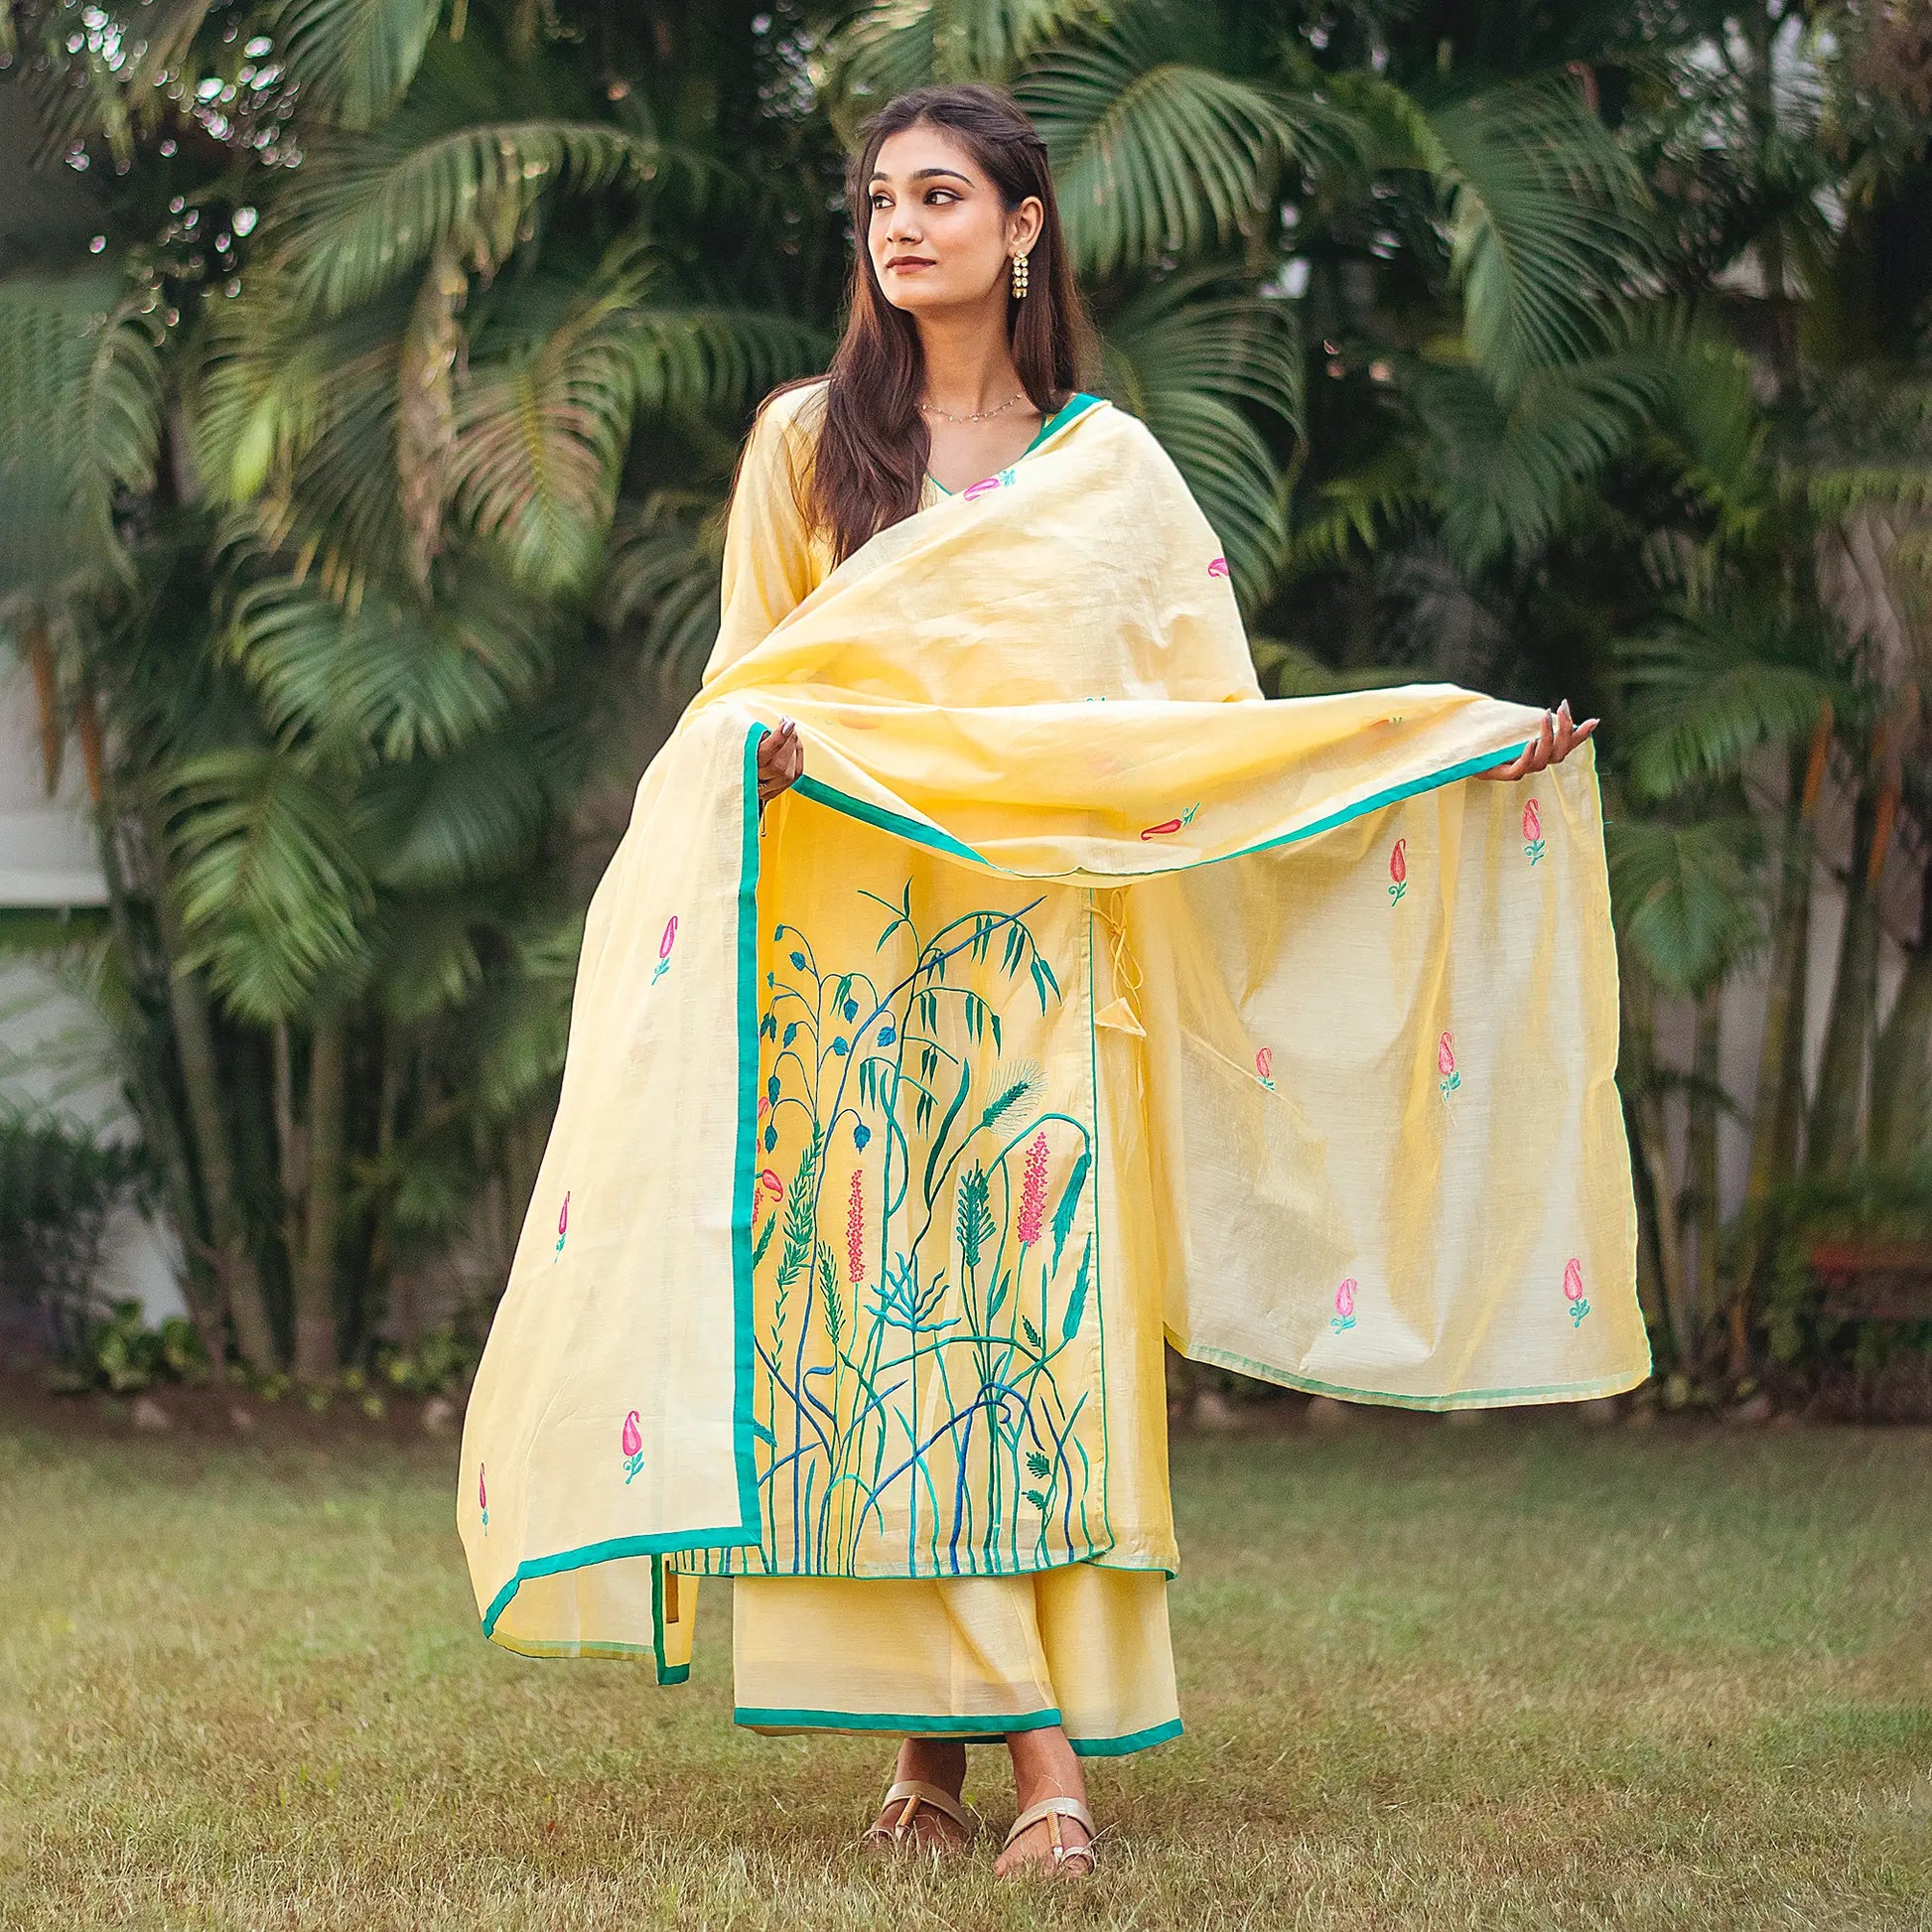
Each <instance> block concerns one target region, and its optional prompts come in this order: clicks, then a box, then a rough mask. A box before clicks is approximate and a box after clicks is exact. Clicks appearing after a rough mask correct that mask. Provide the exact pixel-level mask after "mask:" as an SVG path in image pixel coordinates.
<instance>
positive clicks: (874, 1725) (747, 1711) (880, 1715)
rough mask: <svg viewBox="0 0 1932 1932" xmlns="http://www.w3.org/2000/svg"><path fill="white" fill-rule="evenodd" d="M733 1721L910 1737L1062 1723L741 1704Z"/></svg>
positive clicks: (1040, 1718)
mask: <svg viewBox="0 0 1932 1932" xmlns="http://www.w3.org/2000/svg"><path fill="white" fill-rule="evenodd" d="M732 1723H733V1724H735V1725H748V1726H749V1727H750V1728H752V1729H754V1730H757V1729H761V1728H768V1729H783V1730H864V1731H873V1730H891V1731H897V1732H898V1733H899V1734H901V1735H903V1736H908V1737H939V1736H947V1737H950V1736H955V1735H958V1736H971V1735H974V1734H976V1733H977V1734H978V1735H981V1736H990V1737H1004V1736H1006V1735H1007V1734H1008V1733H1009V1732H1011V1731H1015V1730H1050V1729H1052V1728H1053V1726H1054V1725H1057V1724H1059V1723H1060V1714H1059V1713H1058V1712H1057V1711H1028V1712H1023V1713H1022V1714H1020V1715H1019V1716H1016V1717H1010V1718H1002V1717H983V1718H956V1717H951V1716H947V1717H934V1716H931V1715H930V1714H925V1715H917V1714H907V1713H904V1712H892V1711H881V1712H872V1711H765V1710H759V1709H758V1708H756V1707H746V1706H743V1705H741V1706H740V1707H739V1708H738V1709H736V1710H734V1711H733V1713H732Z"/></svg>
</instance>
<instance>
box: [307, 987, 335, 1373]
mask: <svg viewBox="0 0 1932 1932" xmlns="http://www.w3.org/2000/svg"><path fill="white" fill-rule="evenodd" d="M347 1049H348V1015H347V1010H346V1008H345V1007H341V1006H336V1007H331V1008H330V1009H328V1010H327V1011H326V1012H324V1013H322V1014H320V1015H318V1016H317V1019H316V1026H315V1032H314V1034H313V1035H311V1036H310V1041H309V1134H308V1169H309V1172H308V1199H307V1203H306V1206H305V1209H304V1212H303V1216H302V1222H303V1227H302V1233H303V1241H302V1251H301V1256H300V1259H299V1260H298V1262H297V1264H296V1269H295V1378H296V1380H297V1381H298V1382H326V1381H329V1380H330V1379H332V1378H333V1377H334V1375H335V1373H336V1371H337V1369H338V1368H339V1367H340V1366H341V1361H340V1358H339V1356H338V1353H337V1334H336V1244H337V1237H338V1235H339V1234H340V1232H341V1222H342V1200H343V1156H344V1126H345V1118H346V1107H345V1102H346V1098H347V1091H346V1089H347V1079H346V1061H347Z"/></svg>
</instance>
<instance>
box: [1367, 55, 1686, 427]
mask: <svg viewBox="0 0 1932 1932" xmlns="http://www.w3.org/2000/svg"><path fill="white" fill-rule="evenodd" d="M1337 90H1338V94H1339V97H1340V98H1341V99H1342V100H1343V101H1344V102H1346V103H1348V104H1350V105H1352V106H1354V107H1356V108H1357V109H1359V110H1360V111H1361V112H1362V114H1363V115H1364V117H1365V118H1366V119H1368V120H1370V121H1371V122H1372V123H1373V124H1374V125H1375V126H1376V127H1377V129H1378V131H1379V132H1380V133H1381V134H1382V136H1383V139H1384V146H1383V159H1384V161H1385V162H1386V163H1387V165H1390V166H1393V167H1396V168H1403V167H1411V168H1419V169H1421V170H1422V171H1423V172H1425V173H1426V174H1428V175H1429V177H1430V178H1431V180H1432V182H1433V183H1434V185H1435V190H1436V194H1437V198H1438V201H1439V205H1440V207H1441V211H1442V218H1443V221H1444V223H1445V227H1446V231H1447V240H1448V245H1449V270H1450V273H1451V275H1452V276H1453V278H1454V280H1455V281H1456V283H1457V285H1458V286H1459V287H1460V289H1461V293H1462V311H1463V334H1464V337H1465V339H1466V341H1467V344H1468V347H1469V352H1470V354H1471V356H1472V357H1473V358H1474V359H1475V361H1476V362H1477V363H1478V364H1479V365H1480V366H1481V368H1482V369H1483V370H1484V371H1485V373H1486V374H1487V375H1488V376H1489V378H1490V379H1491V381H1492V382H1494V383H1495V384H1496V385H1497V386H1498V387H1499V388H1500V389H1502V390H1503V391H1505V392H1508V391H1511V390H1513V389H1515V388H1517V387H1519V386H1520V385H1521V384H1522V383H1524V382H1525V381H1527V380H1528V379H1529V377H1530V376H1531V374H1532V373H1534V372H1535V371H1536V370H1538V369H1542V368H1548V367H1551V366H1553V365H1557V364H1561V363H1566V362H1574V361H1577V360H1580V359H1583V358H1586V357H1589V356H1592V355H1596V354H1599V353H1601V352H1602V350H1603V349H1604V348H1605V346H1606V345H1607V344H1608V341H1609V339H1610V338H1609V333H1608V330H1607V326H1606V325H1607V324H1608V323H1609V321H1610V320H1611V318H1612V317H1613V315H1614V311H1615V308H1616V305H1617V303H1618V302H1619V300H1620V299H1621V298H1623V297H1625V296H1627V295H1628V294H1630V293H1631V292H1632V291H1633V290H1634V288H1635V287H1636V285H1637V284H1638V282H1639V281H1640V279H1641V278H1642V277H1643V276H1644V274H1645V272H1646V271H1647V270H1648V269H1649V268H1650V266H1651V265H1652V261H1653V256H1654V248H1653V245H1652V239H1651V233H1650V225H1649V218H1648V208H1649V201H1648V194H1647V191H1646V189H1645V187H1644V184H1643V180H1642V177H1641V175H1640V174H1639V173H1638V172H1637V170H1636V168H1635V166H1634V165H1633V164H1632V162H1631V161H1630V159H1629V158H1628V157H1627V156H1626V155H1625V154H1624V153H1623V151H1622V150H1621V149H1620V148H1619V147H1618V146H1617V144H1616V142H1615V140H1614V139H1613V138H1612V136H1611V135H1610V133H1609V131H1608V130H1607V129H1606V128H1605V127H1604V126H1603V125H1602V123H1601V122H1600V121H1599V120H1598V119H1597V117H1596V115H1595V114H1594V113H1593V112H1592V111H1591V110H1590V108H1589V106H1588V104H1587V101H1586V99H1585V97H1584V94H1583V90H1582V89H1581V87H1580V86H1578V84H1577V83H1576V82H1575V81H1574V80H1573V79H1572V78H1571V77H1570V76H1568V75H1561V76H1557V77H1555V78H1549V79H1537V80H1521V81H1513V82H1510V83H1507V84H1505V85H1503V86H1499V87H1494V88H1490V89H1487V90H1485V91H1483V92H1481V93H1476V94H1471V95H1467V96H1465V97H1463V98H1461V99H1459V100H1454V101H1449V102H1447V103H1444V104H1442V105H1438V106H1425V105H1423V104H1422V103H1420V102H1418V101H1416V100H1415V99H1413V98H1412V97H1410V96H1409V95H1407V94H1404V93H1403V92H1402V91H1401V90H1400V89H1399V88H1397V87H1395V86H1394V85H1393V84H1392V83H1390V82H1388V81H1386V80H1384V79H1382V78H1381V77H1380V76H1379V75H1374V74H1362V73H1357V74H1352V75H1348V76H1346V77H1345V79H1344V80H1343V81H1342V82H1340V83H1338V89H1337Z"/></svg>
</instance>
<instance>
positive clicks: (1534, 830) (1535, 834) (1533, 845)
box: [1523, 798, 1543, 865]
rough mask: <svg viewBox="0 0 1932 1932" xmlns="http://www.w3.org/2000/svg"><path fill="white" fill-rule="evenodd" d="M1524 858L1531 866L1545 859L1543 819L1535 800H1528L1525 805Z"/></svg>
mask: <svg viewBox="0 0 1932 1932" xmlns="http://www.w3.org/2000/svg"><path fill="white" fill-rule="evenodd" d="M1523 856H1524V857H1525V858H1526V859H1528V860H1529V862H1530V864H1531V865H1535V864H1536V862H1537V861H1538V860H1539V859H1540V858H1542V857H1543V819H1542V816H1541V815H1540V814H1539V813H1538V811H1537V809H1536V800H1535V799H1534V798H1531V799H1527V800H1526V801H1525V802H1524V805H1523Z"/></svg>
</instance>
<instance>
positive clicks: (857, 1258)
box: [845, 1168, 866, 1287]
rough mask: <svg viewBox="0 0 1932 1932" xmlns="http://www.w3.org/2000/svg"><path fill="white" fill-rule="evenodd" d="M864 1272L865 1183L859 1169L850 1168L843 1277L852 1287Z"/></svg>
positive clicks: (855, 1285) (856, 1284)
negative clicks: (849, 1192)
mask: <svg viewBox="0 0 1932 1932" xmlns="http://www.w3.org/2000/svg"><path fill="white" fill-rule="evenodd" d="M865 1272H866V1184H865V1178H864V1176H863V1174H862V1173H861V1172H860V1170H859V1169H857V1168H854V1169H853V1170H852V1197H851V1199H850V1200H849V1201H848V1202H847V1203H846V1209H845V1278H846V1280H847V1281H849V1282H851V1283H852V1284H853V1286H854V1287H857V1286H858V1282H859V1278H860V1277H861V1276H862V1275H863V1274H864V1273H865Z"/></svg>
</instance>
